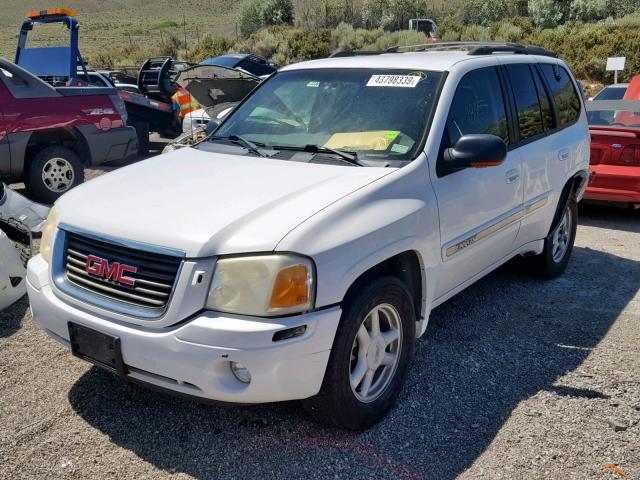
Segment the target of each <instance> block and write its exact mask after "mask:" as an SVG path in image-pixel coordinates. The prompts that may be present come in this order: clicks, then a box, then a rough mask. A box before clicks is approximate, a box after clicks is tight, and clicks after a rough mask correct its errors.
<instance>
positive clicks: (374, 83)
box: [367, 75, 422, 88]
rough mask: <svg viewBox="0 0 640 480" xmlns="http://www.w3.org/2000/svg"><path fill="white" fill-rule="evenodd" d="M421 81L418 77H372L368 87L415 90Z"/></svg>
mask: <svg viewBox="0 0 640 480" xmlns="http://www.w3.org/2000/svg"><path fill="white" fill-rule="evenodd" d="M420 80H422V77H420V76H418V75H371V78H370V79H369V81H368V82H367V87H402V88H415V86H416V85H418V82H419V81H420Z"/></svg>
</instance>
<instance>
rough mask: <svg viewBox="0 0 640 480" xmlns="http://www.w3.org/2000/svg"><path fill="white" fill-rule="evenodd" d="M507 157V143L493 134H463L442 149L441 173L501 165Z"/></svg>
mask: <svg viewBox="0 0 640 480" xmlns="http://www.w3.org/2000/svg"><path fill="white" fill-rule="evenodd" d="M505 158H507V144H506V143H505V142H504V140H502V139H501V138H500V137H496V136H495V135H484V134H473V135H464V136H463V137H460V139H459V140H458V141H457V142H456V144H455V145H454V146H453V147H451V148H447V149H446V150H445V151H444V162H443V165H442V170H443V173H448V172H452V171H456V170H461V169H463V168H484V167H496V166H498V165H501V164H502V162H504V160H505Z"/></svg>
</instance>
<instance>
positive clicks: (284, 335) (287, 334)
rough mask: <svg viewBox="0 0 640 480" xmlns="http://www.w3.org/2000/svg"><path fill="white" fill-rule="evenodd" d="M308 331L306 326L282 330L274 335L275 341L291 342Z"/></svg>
mask: <svg viewBox="0 0 640 480" xmlns="http://www.w3.org/2000/svg"><path fill="white" fill-rule="evenodd" d="M306 331H307V326H306V325H300V326H297V327H293V328H287V329H286V330H280V331H279V332H276V333H274V334H273V341H274V342H279V341H281V340H289V339H290V338H295V337H299V336H300V335H302V334H304V332H306Z"/></svg>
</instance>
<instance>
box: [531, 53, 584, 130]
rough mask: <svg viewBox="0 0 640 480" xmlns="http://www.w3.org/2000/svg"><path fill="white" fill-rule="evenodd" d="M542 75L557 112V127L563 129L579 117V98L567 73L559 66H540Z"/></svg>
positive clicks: (545, 64) (546, 64)
mask: <svg viewBox="0 0 640 480" xmlns="http://www.w3.org/2000/svg"><path fill="white" fill-rule="evenodd" d="M540 67H541V68H542V73H543V74H544V77H545V79H546V80H547V84H548V85H549V88H551V93H552V95H553V99H554V101H555V104H556V109H557V110H558V123H559V125H558V126H559V127H560V128H563V127H565V126H567V125H569V124H571V123H573V122H575V121H576V120H577V119H578V116H579V115H580V97H579V96H578V92H576V89H575V87H574V85H573V82H572V81H571V77H570V76H569V73H568V72H567V71H566V70H565V69H564V67H561V66H559V65H551V64H548V63H544V64H541V65H540Z"/></svg>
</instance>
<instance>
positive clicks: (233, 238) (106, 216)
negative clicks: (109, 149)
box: [56, 148, 394, 257]
mask: <svg viewBox="0 0 640 480" xmlns="http://www.w3.org/2000/svg"><path fill="white" fill-rule="evenodd" d="M392 171H394V169H390V168H371V167H363V168H359V167H350V166H335V165H323V164H308V163H300V162H293V161H286V160H273V159H269V158H260V157H249V156H238V155H225V154H218V153H210V152H204V151H200V150H196V149H193V148H182V149H180V150H176V151H174V152H171V153H168V154H166V155H161V156H159V157H155V158H151V159H148V160H145V161H142V162H139V163H136V164H134V165H131V166H128V167H125V168H122V169H119V170H116V171H114V172H112V173H109V174H107V175H103V176H101V177H98V178H97V179H94V180H91V181H89V182H87V183H85V184H84V185H81V186H79V187H76V188H75V189H73V190H71V191H70V192H68V193H67V194H65V195H63V196H62V197H61V198H60V199H59V200H58V202H57V203H56V207H57V211H58V218H59V221H60V222H61V223H66V224H69V225H71V226H75V227H78V228H81V229H84V230H88V231H91V232H94V233H98V234H105V235H110V236H115V237H118V238H123V239H129V240H135V241H138V242H143V243H148V244H153V245H158V246H164V247H170V248H176V249H180V250H183V251H185V252H186V254H187V256H189V257H205V256H212V255H221V254H232V253H245V252H265V251H271V250H273V249H274V248H275V246H276V245H277V244H278V242H279V241H280V240H281V239H282V238H283V237H284V236H285V235H286V234H287V233H289V232H290V231H291V230H293V229H294V228H296V227H297V226H298V225H300V224H301V223H302V222H304V221H305V220H306V219H308V218H309V217H311V216H312V215H313V214H315V213H316V212H318V211H319V210H322V209H323V208H325V207H326V206H328V205H330V204H331V203H333V202H335V201H337V200H339V199H340V198H342V197H344V196H346V195H348V194H350V193H352V192H354V191H355V190H357V189H359V188H362V187H363V186H365V185H367V184H369V183H371V182H373V181H375V180H377V179H379V178H381V177H383V176H385V175H387V174H389V173H391V172H392ZM302 253H304V252H302Z"/></svg>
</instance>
